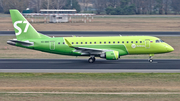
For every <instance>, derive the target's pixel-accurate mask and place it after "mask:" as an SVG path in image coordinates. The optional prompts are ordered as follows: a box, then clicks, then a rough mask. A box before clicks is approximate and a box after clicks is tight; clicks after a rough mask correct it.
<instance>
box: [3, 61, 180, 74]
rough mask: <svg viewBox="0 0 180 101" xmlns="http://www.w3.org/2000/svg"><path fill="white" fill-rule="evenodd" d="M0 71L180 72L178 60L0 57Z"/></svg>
mask: <svg viewBox="0 0 180 101" xmlns="http://www.w3.org/2000/svg"><path fill="white" fill-rule="evenodd" d="M0 72H34V73H36V72H40V73H46V72H47V73H62V72H63V73H79V72H85V73H118V72H139V73H141V72H142V73H151V72H154V73H157V72H158V73H180V60H178V59H170V60H169V59H155V60H154V62H153V63H149V62H148V60H147V59H120V60H116V61H107V60H103V59H97V61H96V62H95V63H88V62H87V59H0Z"/></svg>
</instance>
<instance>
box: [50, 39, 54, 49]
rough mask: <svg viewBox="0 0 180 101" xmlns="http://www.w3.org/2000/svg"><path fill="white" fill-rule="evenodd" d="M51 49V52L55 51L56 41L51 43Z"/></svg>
mask: <svg viewBox="0 0 180 101" xmlns="http://www.w3.org/2000/svg"><path fill="white" fill-rule="evenodd" d="M49 47H50V50H55V41H50V44H49Z"/></svg>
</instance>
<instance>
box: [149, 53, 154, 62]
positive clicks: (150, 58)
mask: <svg viewBox="0 0 180 101" xmlns="http://www.w3.org/2000/svg"><path fill="white" fill-rule="evenodd" d="M153 56H154V54H150V56H149V60H148V61H149V62H150V63H152V62H153V59H152V58H153Z"/></svg>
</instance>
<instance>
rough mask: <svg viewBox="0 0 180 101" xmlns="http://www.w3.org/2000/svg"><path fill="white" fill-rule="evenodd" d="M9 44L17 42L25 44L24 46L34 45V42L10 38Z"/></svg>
mask: <svg viewBox="0 0 180 101" xmlns="http://www.w3.org/2000/svg"><path fill="white" fill-rule="evenodd" d="M7 43H8V44H11V45H16V43H19V44H21V45H24V46H31V45H34V43H33V42H29V41H18V40H15V39H13V40H9V41H7Z"/></svg>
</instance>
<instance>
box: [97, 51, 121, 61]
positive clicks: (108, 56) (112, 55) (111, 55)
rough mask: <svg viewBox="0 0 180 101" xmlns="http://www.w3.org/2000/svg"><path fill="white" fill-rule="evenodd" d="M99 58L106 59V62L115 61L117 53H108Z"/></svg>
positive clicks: (117, 56)
mask: <svg viewBox="0 0 180 101" xmlns="http://www.w3.org/2000/svg"><path fill="white" fill-rule="evenodd" d="M100 57H101V58H106V60H117V59H118V58H119V52H118V51H109V52H106V53H103V54H101V56H100Z"/></svg>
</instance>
